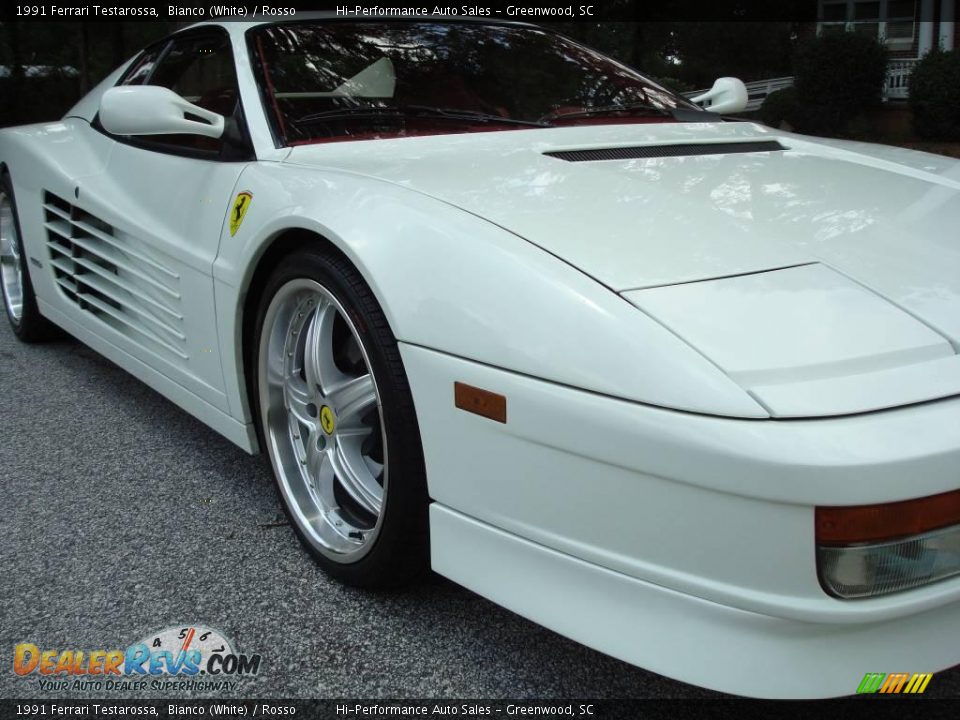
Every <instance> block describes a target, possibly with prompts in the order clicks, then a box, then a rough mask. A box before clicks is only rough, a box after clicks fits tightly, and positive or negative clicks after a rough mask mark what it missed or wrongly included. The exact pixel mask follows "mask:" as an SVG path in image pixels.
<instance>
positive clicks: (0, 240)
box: [0, 191, 23, 324]
mask: <svg viewBox="0 0 960 720" xmlns="http://www.w3.org/2000/svg"><path fill="white" fill-rule="evenodd" d="M0 285H2V286H3V300H4V303H5V304H6V306H7V312H8V313H10V317H11V318H13V321H14V323H17V324H19V323H20V320H21V318H22V317H23V258H22V257H21V255H20V238H19V236H18V235H17V224H16V222H15V221H14V218H13V203H11V202H10V196H9V195H7V194H6V193H5V192H2V191H0Z"/></svg>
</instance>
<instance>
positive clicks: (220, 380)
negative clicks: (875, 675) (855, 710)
mask: <svg viewBox="0 0 960 720" xmlns="http://www.w3.org/2000/svg"><path fill="white" fill-rule="evenodd" d="M745 99H746V94H745V91H744V86H743V84H742V83H740V82H739V81H738V80H735V79H733V78H721V79H720V80H719V81H718V82H717V84H716V85H715V86H714V89H713V90H712V91H711V92H709V93H707V94H706V95H705V96H703V97H701V98H700V99H699V100H698V102H700V103H701V104H702V105H703V106H704V107H705V108H706V109H704V107H701V106H700V105H696V104H694V103H692V102H690V101H688V100H685V99H684V98H682V97H679V96H677V95H676V94H674V93H673V92H671V91H669V90H668V89H666V88H664V87H662V86H661V85H659V84H658V83H656V82H653V81H652V80H650V79H648V78H646V77H645V76H643V75H642V74H639V73H638V72H636V71H634V70H632V69H630V68H628V67H626V66H624V65H622V64H620V63H618V62H616V61H614V60H612V59H610V58H608V57H606V56H604V55H602V54H600V53H598V52H596V51H593V50H591V49H589V48H587V47H584V46H582V45H580V44H578V43H577V42H574V41H572V40H570V39H568V38H565V37H563V36H561V35H558V34H555V33H553V32H551V31H547V30H544V29H541V28H538V27H536V26H531V25H524V24H518V23H500V22H490V21H479V22H478V21H473V22H470V21H453V20H449V21H447V20H438V19H432V20H427V19H420V20H418V21H414V22H410V21H403V22H401V21H380V20H377V21H374V20H356V19H352V20H351V19H336V18H332V17H322V16H321V17H307V18H303V17H298V18H297V19H296V20H293V21H290V22H273V21H264V22H256V21H254V22H222V23H216V22H213V23H207V24H201V25H198V26H193V27H191V28H187V29H184V30H182V31H180V32H177V33H175V34H174V35H172V36H170V37H169V38H167V39H165V40H163V41H162V42H158V43H156V44H154V45H152V46H150V47H148V48H147V49H145V50H144V51H143V52H141V53H140V54H138V55H137V56H136V57H135V58H133V59H132V60H131V61H130V62H128V63H127V64H126V65H125V66H123V67H122V68H120V69H119V70H117V71H116V72H114V73H113V74H112V75H110V77H108V78H107V79H106V80H105V81H104V82H103V83H102V84H100V85H99V86H98V87H97V88H95V89H94V90H93V91H92V92H90V93H89V94H88V95H87V96H86V97H84V98H83V99H82V100H81V101H80V102H79V103H78V104H77V105H76V106H75V107H73V108H72V109H71V110H70V111H69V112H68V113H67V114H66V115H65V117H64V118H63V119H62V120H60V121H58V122H49V123H41V124H35V125H29V126H24V127H16V128H9V129H5V130H3V131H0V163H2V191H0V211H2V217H0V229H2V281H3V282H2V287H3V297H4V302H5V306H6V311H7V314H8V316H9V319H10V322H11V323H12V326H13V328H14V331H15V332H16V334H17V335H18V336H19V337H20V338H21V339H22V340H24V341H28V342H31V341H36V340H41V339H43V338H44V337H47V336H49V335H50V333H51V331H52V330H53V327H54V326H59V328H62V329H65V330H66V331H67V332H69V333H70V334H72V335H74V336H75V337H77V338H79V339H80V340H81V341H83V342H84V343H86V344H88V345H89V346H91V347H92V348H94V349H95V350H97V351H98V352H100V353H102V354H103V355H104V356H106V357H107V358H109V359H110V360H112V361H113V362H115V363H117V364H118V365H120V366H121V367H123V368H125V369H126V370H128V371H129V372H131V373H132V374H134V375H135V376H136V377H138V378H140V379H141V380H143V382H145V383H147V384H148V385H149V386H151V387H153V388H155V389H156V390H157V391H159V392H160V393H162V394H163V395H165V396H166V397H168V398H169V399H170V400H172V401H173V402H174V403H176V404H178V405H179V406H180V407H182V408H183V409H184V410H186V411H187V412H189V413H191V414H193V415H195V416H196V417H197V418H199V419H200V420H202V421H203V422H204V423H206V424H208V425H209V426H210V427H212V428H214V429H215V430H217V431H219V432H220V433H222V434H223V435H224V436H226V437H227V438H229V439H230V440H231V441H233V442H234V443H236V444H237V445H239V446H240V447H242V448H244V449H245V450H247V451H249V452H251V453H256V452H265V453H266V454H267V455H268V456H269V459H270V462H271V464H272V467H273V471H274V474H275V476H276V481H277V487H278V490H279V494H280V497H281V499H282V502H283V505H284V507H285V509H286V511H287V513H288V514H289V517H290V520H291V525H292V527H293V528H294V530H295V531H296V533H297V535H298V536H299V537H300V540H301V541H302V542H303V544H304V545H305V546H306V548H308V549H309V551H310V552H311V553H312V554H313V555H314V556H315V558H316V560H317V562H318V563H320V565H321V566H322V567H323V568H324V569H325V570H326V571H328V572H329V573H331V574H332V575H334V576H336V577H338V578H340V579H342V580H343V581H345V582H349V583H353V584H357V585H361V586H368V587H373V586H378V587H382V586H396V585H398V584H401V583H404V582H407V581H409V580H411V579H412V578H415V577H416V576H417V575H418V574H420V573H422V572H423V571H425V570H426V569H427V568H429V567H432V568H433V569H434V570H435V571H437V572H438V573H440V574H442V575H445V576H448V577H449V578H452V579H453V580H455V581H456V582H458V583H461V584H463V585H465V586H466V587H468V588H471V589H473V590H475V591H476V592H478V593H480V594H482V595H485V596H487V597H489V598H491V599H492V600H494V601H495V602H497V603H500V604H501V605H503V606H505V607H507V608H510V609H512V610H514V611H516V612H517V613H520V614H522V615H524V616H526V617H529V618H531V619H533V620H534V621H536V622H538V623H541V624H543V625H545V626H547V627H549V628H552V629H554V630H556V631H557V632H559V633H562V634H564V635H567V636H569V637H571V638H573V639H575V640H578V641H580V642H582V643H584V644H586V645H589V646H591V647H594V648H597V649H599V650H601V651H603V652H605V653H609V654H611V655H614V656H616V657H619V658H622V659H624V660H627V661H629V662H631V663H635V664H637V665H640V666H643V667H646V668H649V669H651V670H654V671H656V672H659V673H663V674H666V675H669V676H672V677H675V678H679V679H681V680H685V681H688V682H691V683H696V684H699V685H702V686H706V687H711V688H717V689H721V690H724V691H729V692H733V693H739V694H744V695H761V696H773V697H812V696H833V695H844V694H850V693H853V692H855V691H856V689H857V686H858V683H859V682H860V681H861V679H862V678H863V676H864V674H865V673H868V672H873V671H878V670H880V671H889V672H903V671H906V672H914V671H916V672H930V671H936V670H939V669H942V668H945V667H947V666H950V665H952V664H954V663H956V662H957V661H958V660H960V645H958V644H957V642H956V633H955V630H956V628H957V627H960V489H958V488H960V355H958V351H960V162H957V161H955V160H951V159H949V158H946V157H940V156H935V155H929V154H923V153H918V152H913V151H908V150H902V149H894V148H889V147H881V146H876V145H869V144H861V143H854V142H849V141H828V140H819V139H815V138H811V137H804V136H801V135H796V134H791V133H787V132H782V131H779V130H775V129H771V128H768V127H764V126H762V125H759V124H756V123H754V122H749V121H742V120H740V121H738V120H736V119H735V118H731V117H729V115H728V113H730V112H733V111H736V110H738V109H741V108H742V107H743V105H744V102H745Z"/></svg>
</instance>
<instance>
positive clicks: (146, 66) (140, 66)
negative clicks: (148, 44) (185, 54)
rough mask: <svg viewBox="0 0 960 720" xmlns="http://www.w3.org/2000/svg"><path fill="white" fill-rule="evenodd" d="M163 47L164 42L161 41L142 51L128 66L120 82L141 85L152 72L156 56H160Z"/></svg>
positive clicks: (164, 45)
mask: <svg viewBox="0 0 960 720" xmlns="http://www.w3.org/2000/svg"><path fill="white" fill-rule="evenodd" d="M165 47H166V43H161V44H160V45H156V46H154V47H152V48H150V49H148V50H146V51H144V53H143V54H142V55H141V56H140V57H139V58H137V60H136V61H135V62H134V63H133V65H131V66H130V69H129V70H127V72H126V75H124V78H123V80H122V81H121V83H120V84H121V85H143V83H144V82H145V81H146V79H147V78H148V77H150V73H152V72H153V69H154V67H156V64H157V58H158V57H160V53H162V52H163V49H164V48H165Z"/></svg>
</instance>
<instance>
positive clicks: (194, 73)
mask: <svg viewBox="0 0 960 720" xmlns="http://www.w3.org/2000/svg"><path fill="white" fill-rule="evenodd" d="M147 82H148V83H149V84H150V85H160V86H162V87H166V88H170V89H171V90H173V91H174V92H175V93H177V95H179V96H180V97H182V98H183V99H184V100H187V101H188V102H191V103H193V104H194V105H198V106H200V107H202V108H204V109H206V110H210V111H212V112H215V113H217V114H219V115H223V116H224V117H229V116H231V115H233V113H234V111H235V109H236V104H237V98H238V97H239V92H238V86H237V75H236V70H235V68H234V64H233V53H232V52H231V50H230V40H229V38H228V37H227V36H226V35H224V34H223V33H219V32H218V33H212V34H202V35H196V34H190V35H187V36H185V37H180V38H174V40H173V43H172V45H171V46H170V49H169V50H168V51H167V53H166V54H165V55H164V56H163V57H162V59H161V60H160V62H159V64H157V65H156V68H155V69H154V71H153V73H152V75H150V76H149V78H148V79H147ZM190 119H191V120H199V119H200V118H193V117H191V118H190ZM140 140H141V141H146V142H150V143H156V144H159V145H168V146H171V147H176V148H185V149H188V150H200V151H206V152H210V153H214V152H217V151H219V150H220V149H221V146H222V141H221V140H219V139H214V138H208V137H203V136H201V135H180V134H178V135H156V136H152V137H150V138H147V139H145V138H141V139H140Z"/></svg>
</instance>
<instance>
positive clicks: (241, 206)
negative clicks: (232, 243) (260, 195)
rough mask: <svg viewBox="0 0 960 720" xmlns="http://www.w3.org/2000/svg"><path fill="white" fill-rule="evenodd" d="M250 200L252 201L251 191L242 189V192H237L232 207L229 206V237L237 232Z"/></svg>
mask: <svg viewBox="0 0 960 720" xmlns="http://www.w3.org/2000/svg"><path fill="white" fill-rule="evenodd" d="M251 202H253V193H252V192H247V191H246V190H244V191H243V192H242V193H237V197H236V199H234V201H233V207H231V208H230V237H233V236H234V235H236V234H237V230H239V229H240V223H242V222H243V218H244V217H245V216H246V214H247V208H249V207H250V203H251Z"/></svg>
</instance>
